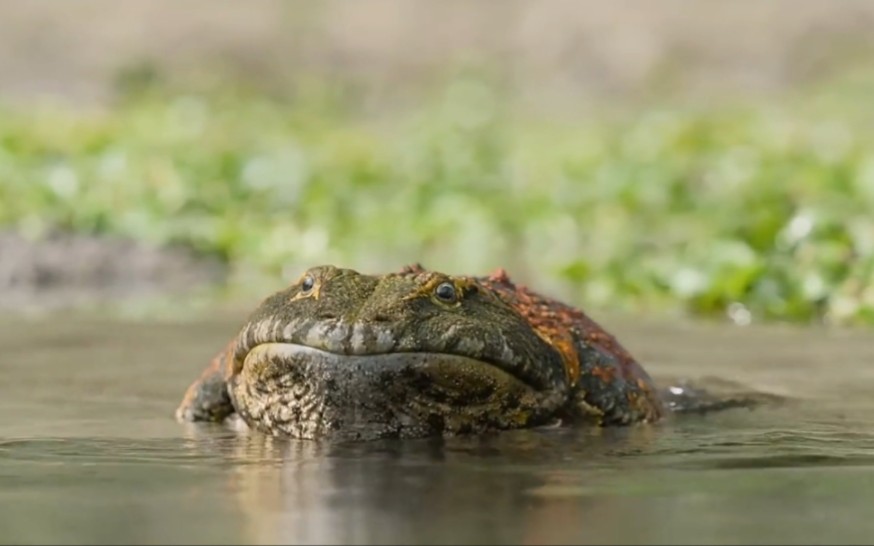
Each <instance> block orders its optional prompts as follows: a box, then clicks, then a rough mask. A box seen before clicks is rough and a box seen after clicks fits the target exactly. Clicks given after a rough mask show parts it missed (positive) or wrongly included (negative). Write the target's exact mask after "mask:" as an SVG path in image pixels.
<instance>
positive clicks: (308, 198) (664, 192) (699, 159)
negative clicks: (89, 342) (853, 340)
mask: <svg viewBox="0 0 874 546" xmlns="http://www.w3.org/2000/svg"><path fill="white" fill-rule="evenodd" d="M845 87H846V88H844V87H835V86H832V87H828V86H826V87H824V88H822V89H818V90H813V91H810V92H807V93H805V94H804V95H803V96H797V97H791V98H785V97H782V98H780V99H775V100H773V101H764V102H763V101H757V102H749V103H746V104H720V105H713V106H706V105H704V106H702V105H697V106H688V107H676V106H673V107H669V106H666V105H661V106H658V105H655V106H654V105H649V106H644V107H639V108H635V109H632V110H627V111H624V112H623V111H613V112H607V111H603V112H601V113H600V114H599V115H591V116H587V117H585V118H584V119H579V118H577V119H573V120H571V119H566V120H560V119H550V118H547V117H544V116H534V115H525V114H524V113H521V112H520V111H517V110H516V109H514V108H513V107H512V106H511V104H510V103H509V102H508V101H507V100H505V99H504V98H503V97H502V95H501V93H500V92H498V91H496V89H495V88H494V87H492V86H489V85H487V84H485V83H483V82H481V81H479V80H477V79H475V78H473V79H470V78H462V79H460V80H458V81H455V82H453V83H452V84H451V85H448V86H447V87H446V88H445V89H443V90H442V91H441V92H440V93H436V94H435V96H434V97H432V98H431V99H429V100H428V101H426V102H424V103H422V104H419V105H417V106H415V107H413V108H404V109H402V110H401V109H399V110H398V112H397V113H395V114H385V113H383V114H380V115H377V116H368V115H363V114H361V113H360V112H358V113H356V111H354V109H351V108H349V107H348V105H347V104H346V102H345V99H344V97H343V94H342V93H340V92H337V91H336V90H333V89H332V88H331V87H330V86H327V85H319V84H317V83H313V84H312V85H310V86H309V87H306V88H304V89H303V91H301V92H299V93H297V94H295V95H294V97H292V98H290V99H288V98H286V99H283V100H279V99H271V98H268V97H265V96H264V95H259V94H257V93H247V92H245V91H241V90H240V89H237V88H231V87H229V88H227V89H223V90H213V91H212V92H209V93H187V94H186V93H175V92H169V91H160V90H156V89H151V88H147V89H145V90H139V91H134V92H132V93H130V94H129V95H128V96H126V97H124V98H122V99H120V100H119V101H118V102H117V103H114V104H112V105H109V106H107V107H103V108H97V109H83V108H78V107H72V106H60V105H50V104H45V105H41V106H33V107H28V108H21V107H13V106H12V105H7V106H6V107H2V108H0V226H2V227H4V228H7V229H8V228H12V229H16V230H19V231H21V232H23V233H26V234H28V235H30V236H33V237H39V236H41V235H42V234H45V233H48V232H50V231H51V230H53V229H62V230H75V231H78V232H85V233H94V234H102V233H110V234H118V235H123V236H130V237H134V238H137V239H140V240H145V241H150V242H153V243H156V244H184V245H188V246H191V247H193V248H195V249H197V250H198V251H201V252H205V253H209V254H213V255H218V256H220V257H221V258H223V259H224V260H226V261H227V263H228V264H229V266H230V271H231V277H230V283H231V285H233V286H237V287H242V289H243V290H248V291H249V292H256V293H258V292H260V293H267V292H269V291H272V290H273V289H275V288H276V287H277V286H278V285H280V284H281V283H282V282H284V281H285V280H287V279H289V278H292V277H293V276H296V275H297V274H298V273H299V271H300V270H301V269H303V268H305V267H307V266H311V265H316V264H318V263H325V262H328V263H335V264H338V265H345V266H351V267H357V268H360V269H363V270H367V271H385V270H389V269H394V268H396V267H399V266H400V265H401V264H403V263H407V262H413V261H420V262H422V263H423V264H424V265H426V266H428V267H431V268H435V269H440V270H445V271H447V272H454V273H470V274H474V273H475V274H482V273H486V272H487V271H488V270H490V269H492V268H494V267H498V266H503V267H506V268H507V269H508V270H509V271H510V273H511V274H512V275H514V276H515V277H519V279H520V280H522V281H524V282H526V283H528V284H530V285H533V286H535V287H537V288H539V289H541V290H543V291H546V292H549V293H553V294H555V295H560V296H562V297H567V298H570V299H572V300H573V301H574V302H576V303H579V304H581V305H583V306H584V307H590V306H597V307H601V308H610V309H626V310H628V309H631V310H640V309H646V310H669V309H673V310H685V311H689V312H692V313H695V314H700V315H705V316H728V317H729V318H730V319H732V320H734V321H736V322H739V323H745V322H748V321H750V320H775V319H780V320H792V321H820V320H824V321H829V322H841V323H874V282H872V280H874V215H872V210H874V132H872V131H871V130H870V128H871V127H872V121H874V107H869V106H867V105H868V104H869V103H870V100H869V98H868V97H870V93H868V92H867V91H866V90H862V91H860V90H859V89H857V88H854V87H853V86H845ZM866 89H867V90H870V87H868V88H866Z"/></svg>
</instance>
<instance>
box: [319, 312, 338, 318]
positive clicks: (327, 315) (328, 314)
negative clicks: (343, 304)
mask: <svg viewBox="0 0 874 546" xmlns="http://www.w3.org/2000/svg"><path fill="white" fill-rule="evenodd" d="M336 318H337V314H336V313H333V312H331V311H322V312H321V313H319V319H320V320H334V319H336Z"/></svg>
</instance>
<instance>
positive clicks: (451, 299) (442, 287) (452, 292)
mask: <svg viewBox="0 0 874 546" xmlns="http://www.w3.org/2000/svg"><path fill="white" fill-rule="evenodd" d="M434 295H435V296H437V299H438V300H440V301H442V302H443V303H455V302H456V301H458V292H457V290H456V289H455V285H454V284H452V283H451V282H442V283H440V284H438V285H437V288H435V289H434Z"/></svg>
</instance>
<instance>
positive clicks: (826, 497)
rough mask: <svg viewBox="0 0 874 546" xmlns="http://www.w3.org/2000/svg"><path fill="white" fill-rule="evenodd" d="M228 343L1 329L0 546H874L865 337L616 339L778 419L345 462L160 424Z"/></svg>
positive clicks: (569, 434)
mask: <svg viewBox="0 0 874 546" xmlns="http://www.w3.org/2000/svg"><path fill="white" fill-rule="evenodd" d="M233 326H234V324H221V323H214V324H210V323H202V324H196V325H192V326H191V327H185V328H180V327H178V326H177V325H160V324H124V323H110V322H101V321H92V322H88V321H66V322H58V323H56V324H53V328H52V329H50V330H46V329H45V328H37V327H34V326H33V325H28V324H19V323H10V324H7V325H5V326H4V327H3V328H0V347H2V348H3V351H2V354H3V355H4V358H5V360H3V361H2V362H0V366H2V372H3V384H4V385H7V386H8V385H26V386H27V388H12V389H9V388H7V389H4V391H3V396H0V414H2V415H4V416H6V417H7V418H6V419H5V420H3V421H0V507H2V510H0V543H21V542H25V543H37V542H43V543H45V542H54V543H59V542H66V543H71V542H72V543H118V542H121V543H166V542H181V543H274V544H275V543H441V542H442V543H494V542H498V543H501V542H504V543H507V542H510V543H523V544H541V543H701V542H703V543H732V542H733V543H737V542H756V543H762V542H780V543H786V542H788V543H823V542H827V543H836V542H840V543H851V542H863V543H864V542H870V538H871V537H872V536H874V519H872V518H871V517H870V506H871V504H872V502H874V418H872V417H871V416H872V415H874V400H872V399H871V396H870V393H871V392H874V368H872V367H871V365H870V363H871V361H872V359H874V349H872V347H874V344H872V343H870V339H869V338H870V336H868V335H867V333H865V332H858V333H843V332H842V333H832V332H822V331H816V332H814V331H802V332H797V331H793V330H790V329H745V330H738V329H722V328H714V329H708V328H707V327H703V326H702V327H698V326H696V327H691V326H678V325H665V324H657V325H651V326H645V327H644V326H641V327H639V328H638V329H635V328H634V327H633V325H629V324H625V325H624V326H625V328H624V331H621V332H620V337H622V338H623V339H625V340H627V342H626V343H627V345H629V346H630V347H631V348H632V349H634V350H635V352H637V353H638V354H639V355H640V357H641V359H642V360H644V361H645V362H648V363H649V368H650V370H651V371H652V372H653V374H654V375H655V376H656V377H663V378H664V377H671V378H675V377H690V378H692V379H701V378H706V377H708V376H713V377H716V378H721V379H723V380H728V381H729V382H730V383H729V384H731V385H734V384H740V385H748V386H749V387H751V388H754V389H758V390H765V391H768V392H775V393H777V394H780V395H786V396H788V399H789V401H788V402H787V403H783V404H779V405H766V406H762V407H759V408H756V409H755V410H752V411H750V410H747V409H734V410H730V411H725V412H721V413H714V414H709V415H703V416H701V415H687V416H684V417H682V418H676V419H671V420H668V421H666V422H664V423H660V424H658V425H654V426H641V427H630V428H624V429H604V430H600V429H577V430H573V429H561V428H556V429H540V430H530V431H514V432H507V433H502V434H495V435H488V436H483V437H459V438H450V439H439V440H403V441H399V440H382V441H376V442H367V443H358V444H356V443H345V444H344V443H319V442H312V441H293V440H279V439H275V438H270V437H267V436H264V435H262V434H258V433H254V432H248V431H246V430H245V429H244V428H243V429H234V428H233V427H226V426H217V425H213V426H210V425H192V424H188V425H180V424H179V423H176V422H175V421H174V420H173V417H172V415H173V410H174V408H175V405H176V404H177V402H178V399H179V397H180V396H181V394H182V392H183V390H184V389H185V387H186V386H187V385H188V382H189V381H190V378H191V377H193V376H194V375H195V374H196V373H197V372H199V369H200V368H201V367H202V365H203V363H204V362H205V361H206V360H208V358H210V357H211V353H212V351H213V350H214V348H215V347H217V346H220V345H221V343H223V340H224V339H225V338H226V336H227V335H228V332H229V331H231V330H232V329H233ZM617 330H622V329H617ZM711 384H712V385H717V386H718V385H719V382H718V381H716V382H711ZM699 541H700V542H699Z"/></svg>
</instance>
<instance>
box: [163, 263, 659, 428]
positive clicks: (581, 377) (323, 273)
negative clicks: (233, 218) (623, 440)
mask: <svg viewBox="0 0 874 546" xmlns="http://www.w3.org/2000/svg"><path fill="white" fill-rule="evenodd" d="M663 411H664V410H663V404H662V402H661V401H660V398H659V396H658V394H657V393H656V390H655V387H654V386H653V383H652V381H651V379H650V377H649V376H648V375H647V373H646V372H645V371H644V370H643V368H642V367H641V366H640V365H639V364H638V363H637V362H636V361H635V359H634V358H633V357H632V356H631V355H630V354H629V353H628V351H626V350H625V349H624V348H623V347H622V346H621V345H620V344H619V343H618V342H617V341H616V339H615V338H614V337H613V336H611V335H610V334H608V333H607V332H606V331H604V329H603V328H601V327H600V326H599V325H598V324H597V323H595V322H594V321H593V320H591V319H590V318H589V317H587V316H586V315H585V314H584V313H583V312H582V311H580V310H579V309H575V308H573V307H570V306H568V305H565V304H563V303H561V302H558V301H555V300H553V299H550V298H547V297H545V296H543V295H540V294H538V293H536V292H533V291H531V290H529V289H528V288H526V287H524V286H518V285H516V284H514V283H513V282H512V281H511V280H510V279H509V277H508V276H507V274H506V273H505V272H504V271H503V270H499V271H497V272H496V273H494V274H492V275H491V276H488V277H465V276H449V275H445V274H443V273H439V272H435V271H429V270H426V269H424V268H422V267H421V266H418V265H415V266H410V267H406V268H404V269H403V270H402V271H400V272H394V273H388V274H385V275H365V274H361V273H358V272H356V271H353V270H350V269H341V268H336V267H333V266H322V267H316V268H313V269H310V270H309V271H308V272H306V273H305V274H304V275H303V276H302V277H301V278H300V279H299V280H298V281H297V282H296V283H294V284H293V285H292V286H290V287H289V288H287V289H285V290H282V291H279V292H277V293H275V294H273V295H272V296H270V297H268V298H267V299H265V300H264V301H263V302H262V304H261V305H260V306H259V307H258V308H257V309H256V310H255V311H254V313H252V315H251V316H250V317H249V320H248V321H247V323H246V324H245V326H244V327H243V328H242V329H241V331H240V332H239V334H238V335H237V336H236V337H235V338H234V339H233V340H232V341H231V342H230V343H229V344H228V345H227V346H226V347H225V349H224V350H223V351H221V352H220V353H219V354H218V355H217V356H216V357H215V359H214V360H213V361H212V362H211V364H210V365H209V367H208V368H207V369H206V370H205V371H204V372H203V374H202V375H201V376H200V378H198V379H197V381H195V382H194V383H193V384H192V385H191V386H190V387H189V389H188V391H187V392H186V395H185V397H184V399H183V401H182V404H181V405H180V406H179V408H178V410H177V417H178V418H179V419H182V420H188V421H221V420H223V419H225V418H227V417H228V416H230V415H231V414H233V413H237V414H239V416H240V417H241V418H242V419H243V420H244V421H245V422H246V423H247V424H248V425H249V426H251V427H253V428H255V429H259V430H262V431H265V432H268V433H272V434H276V435H288V436H293V437H300V438H321V437H327V436H336V437H343V438H353V439H369V438H379V437H422V436H430V435H439V434H457V433H471V432H483V431H488V430H502V429H512V428H521V427H533V426H538V425H543V424H547V423H551V422H555V421H556V420H560V421H561V422H563V423H576V422H581V421H582V422H587V423H592V424H596V425H627V424H631V423H636V422H652V421H656V420H658V419H659V418H660V417H661V416H662V414H663Z"/></svg>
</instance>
